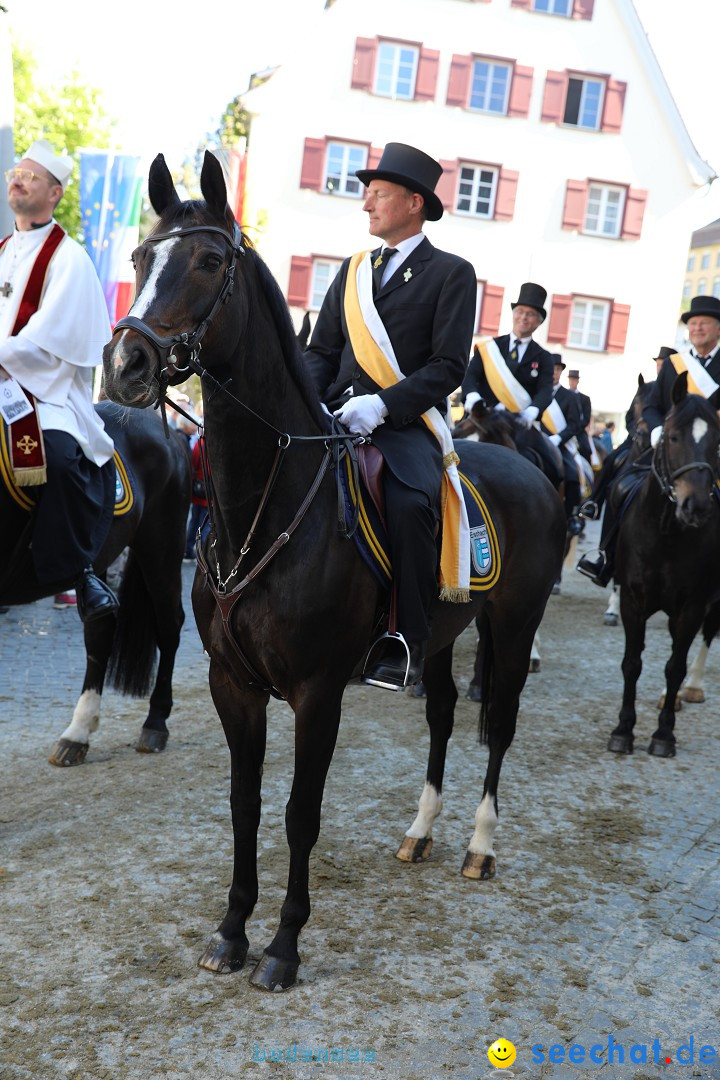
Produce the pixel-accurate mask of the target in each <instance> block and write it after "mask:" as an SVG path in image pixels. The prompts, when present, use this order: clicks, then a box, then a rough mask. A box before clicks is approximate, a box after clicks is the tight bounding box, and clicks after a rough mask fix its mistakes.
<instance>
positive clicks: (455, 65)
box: [445, 53, 472, 109]
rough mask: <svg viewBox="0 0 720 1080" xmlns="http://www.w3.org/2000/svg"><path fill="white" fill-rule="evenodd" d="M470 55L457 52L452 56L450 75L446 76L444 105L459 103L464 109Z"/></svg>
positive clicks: (470, 60) (466, 100)
mask: <svg viewBox="0 0 720 1080" xmlns="http://www.w3.org/2000/svg"><path fill="white" fill-rule="evenodd" d="M471 67H472V57H470V56H460V55H459V54H458V53H455V55H454V56H453V58H452V63H451V64H450V77H449V78H448V88H447V98H446V99H445V104H446V105H460V106H462V108H463V109H464V108H465V106H466V105H467V103H468V98H469V97H470V69H471Z"/></svg>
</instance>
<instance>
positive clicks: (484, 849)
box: [468, 795, 498, 857]
mask: <svg viewBox="0 0 720 1080" xmlns="http://www.w3.org/2000/svg"><path fill="white" fill-rule="evenodd" d="M497 824H498V816H497V814H496V813H495V800H494V799H493V798H492V797H491V796H490V795H484V796H483V801H482V802H481V803H480V805H479V806H478V808H477V810H476V811H475V832H474V833H473V834H472V839H471V840H470V843H469V844H468V851H470V852H472V854H473V855H492V856H493V857H494V855H495V852H494V851H493V846H492V845H493V837H494V835H495V830H496V829H497Z"/></svg>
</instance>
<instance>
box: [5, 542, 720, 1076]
mask: <svg viewBox="0 0 720 1080" xmlns="http://www.w3.org/2000/svg"><path fill="white" fill-rule="evenodd" d="M596 534H597V529H596V526H590V527H589V528H588V536H587V539H585V540H583V541H582V542H581V549H580V550H587V549H589V548H590V547H591V546H592V543H593V541H594V540H595V539H596ZM184 576H185V584H186V591H187V590H189V585H190V581H191V576H192V568H191V567H190V566H189V565H186V566H185V567H184ZM186 610H187V611H188V612H189V611H190V608H189V602H188V603H187V604H186ZM603 610H604V597H603V594H602V593H601V591H600V590H598V589H597V588H595V587H594V586H593V585H591V584H590V583H589V582H588V581H587V580H586V579H584V578H582V577H581V576H580V575H578V574H576V573H575V572H573V571H567V570H566V571H565V573H564V576H563V583H562V588H561V593H560V595H559V596H556V597H552V598H551V600H550V602H549V605H548V611H547V615H546V619H545V621H544V623H543V627H542V628H541V652H542V654H543V660H542V670H541V672H540V673H539V674H538V675H532V676H530V677H529V679H528V684H527V687H526V689H525V692H524V694H523V698H522V703H521V710H520V717H519V724H518V732H517V736H516V739H515V742H514V743H513V746H512V748H511V750H510V752H509V754H508V756H507V758H506V763H505V766H504V769H503V775H502V779H501V785H500V813H501V819H500V827H499V829H498V834H497V852H498V877H497V879H496V881H495V882H492V883H487V884H484V885H476V884H473V883H469V882H467V881H464V880H463V879H461V878H460V876H459V874H458V870H459V866H460V863H461V861H462V855H463V852H464V846H465V844H466V842H467V838H468V836H469V834H470V832H471V831H472V820H473V814H474V810H475V807H476V805H477V803H478V801H479V795H480V791H479V789H478V779H479V778H481V777H482V763H483V762H484V752H479V751H478V748H477V745H476V737H475V717H476V712H475V707H474V706H471V705H470V703H468V702H466V701H465V700H464V698H463V697H462V694H463V693H464V690H465V688H466V687H467V683H468V680H469V675H470V668H471V662H472V653H473V648H474V638H473V632H472V631H468V632H466V634H465V635H464V637H463V639H462V641H461V642H460V643H459V648H458V657H457V663H456V669H457V670H456V677H457V682H458V687H459V689H460V692H461V699H460V701H459V702H458V708H457V719H456V730H455V734H454V736H453V740H452V742H451V747H450V752H449V755H448V766H447V778H446V785H445V793H444V797H445V809H444V811H443V814H442V816H441V818H440V819H439V821H438V823H437V825H436V828H435V847H434V849H433V853H432V856H431V858H430V860H429V862H428V863H427V864H426V865H425V866H422V867H408V866H406V865H403V864H399V863H397V862H396V861H395V860H394V859H393V858H392V855H393V851H394V850H395V848H396V847H397V844H398V842H399V840H400V838H401V836H402V832H403V831H404V829H405V828H406V827H407V826H408V825H409V823H410V821H411V820H412V818H413V817H414V813H415V804H416V801H417V798H418V796H419V794H420V791H421V787H422V774H423V768H424V758H425V752H426V750H425V734H424V723H423V713H422V710H423V703H422V701H419V700H416V699H411V698H409V697H408V696H406V695H392V694H385V693H383V692H382V691H375V690H368V689H366V688H360V687H350V688H349V689H348V691H347V694H346V700H345V704H344V717H343V725H342V727H341V733H340V739H339V742H338V748H337V752H336V755H335V760H334V762H333V766H332V768H331V772H330V778H329V781H328V788H327V792H326V798H325V810H324V816H323V827H322V831H321V836H320V840H319V843H318V845H317V848H316V851H315V853H314V855H313V861H312V889H313V913H312V916H311V919H310V922H309V924H308V927H307V928H306V930H305V931H304V932H303V936H302V939H301V954H302V956H303V965H302V967H301V973H302V981H301V983H300V984H299V986H298V987H297V989H296V990H294V991H293V992H292V993H290V994H287V995H284V996H280V997H277V996H275V997H267V996H262V995H259V994H257V992H253V991H252V990H251V989H250V987H249V986H248V984H247V973H245V972H244V973H242V974H241V975H238V976H234V977H228V978H227V979H213V978H211V977H210V976H207V975H206V974H205V973H203V972H199V971H198V970H197V969H196V968H195V967H194V963H195V960H196V958H197V955H198V953H199V951H200V950H201V947H202V944H203V943H204V941H205V940H206V939H207V937H208V936H209V933H211V932H212V930H213V929H214V927H215V925H216V923H217V920H218V918H219V917H221V915H222V911H223V906H224V896H225V892H226V889H227V884H228V877H229V859H230V854H229V840H228V832H229V809H228V807H227V756H226V752H225V748H224V742H223V739H222V734H221V732H220V731H219V725H218V724H217V720H216V719H215V718H214V717H213V715H212V708H211V706H209V705H208V696H207V691H206V672H207V661H206V659H205V657H204V656H203V654H202V651H201V649H200V647H199V642H198V639H197V635H196V631H195V628H194V623H193V620H192V615H191V614H189V615H188V619H187V622H186V625H185V628H184V630H183V635H182V643H181V649H180V653H179V657H178V666H177V678H176V681H175V698H176V707H175V710H174V712H173V716H172V717H171V721H170V725H171V732H172V734H171V741H170V744H169V747H168V750H167V751H166V752H165V753H164V754H163V755H159V756H158V757H150V758H147V757H142V756H141V755H134V754H131V753H130V752H129V745H130V743H131V742H132V738H133V734H136V733H137V728H138V727H139V723H140V722H141V720H142V707H141V706H139V705H137V703H128V702H127V699H118V698H117V697H116V696H113V695H108V703H107V709H106V716H105V717H104V719H103V723H102V726H101V729H100V731H99V732H98V733H97V735H96V736H94V737H93V741H92V745H91V751H90V754H89V755H88V761H87V763H86V765H84V766H82V768H79V769H74V770H59V769H50V767H49V766H48V765H47V764H46V760H47V753H48V751H49V749H50V746H51V745H52V742H53V741H54V739H55V738H57V736H58V735H59V734H60V732H61V731H62V730H63V728H64V727H65V725H66V724H67V722H68V721H69V718H70V715H71V711H72V707H73V703H74V701H75V698H76V696H77V692H78V690H79V686H80V683H81V680H82V667H83V664H82V660H83V653H82V640H81V631H80V624H79V620H78V619H77V615H76V614H75V613H73V612H65V611H61V612H58V611H54V610H53V609H52V601H51V600H44V601H40V602H38V603H36V604H34V605H32V606H29V607H27V608H18V609H13V610H11V612H10V613H9V614H8V615H4V616H0V651H1V657H2V662H1V664H0V745H2V747H3V749H4V751H5V754H4V756H5V761H6V765H7V772H6V777H7V783H6V784H5V785H4V786H3V790H0V839H1V846H2V852H3V853H2V856H1V857H0V864H1V865H0V935H2V937H3V939H4V943H3V950H2V954H0V955H1V956H2V959H3V961H4V965H5V970H4V974H3V978H4V982H3V983H2V985H1V986H0V1077H2V1080H6V1077H7V1078H10V1080H27V1078H30V1080H37V1078H39V1077H40V1078H45V1077H48V1078H52V1080H54V1078H55V1077H72V1078H77V1080H96V1078H111V1080H115V1078H116V1077H117V1078H118V1080H120V1078H122V1080H126V1078H133V1080H134V1078H138V1080H141V1078H142V1080H146V1078H154V1077H159V1076H162V1077H170V1078H175V1077H178V1078H180V1077H187V1076H190V1075H194V1076H195V1077H197V1078H198V1080H221V1078H222V1080H225V1078H226V1077H229V1076H236V1075H238V1076H239V1075H243V1074H245V1073H246V1072H247V1073H251V1072H252V1074H253V1075H255V1074H257V1075H263V1076H270V1075H273V1076H282V1077H283V1078H298V1080H307V1078H309V1077H311V1076H312V1077H317V1076H320V1075H324V1076H325V1077H331V1078H332V1080H344V1078H345V1077H348V1078H350V1077H356V1076H365V1077H372V1078H373V1080H375V1078H385V1077H387V1078H392V1077H399V1078H401V1080H442V1078H444V1077H451V1078H452V1080H488V1078H489V1077H491V1076H492V1077H498V1076H506V1077H513V1076H515V1077H526V1078H533V1080H534V1078H546V1077H553V1078H557V1080H581V1078H582V1077H586V1076H596V1077H600V1078H601V1080H673V1078H675V1077H698V1078H702V1080H720V1025H719V1024H718V1011H719V1006H720V916H719V915H718V909H719V906H720V805H719V803H718V797H717V791H718V783H717V777H718V764H719V762H720V748H719V745H718V724H719V723H720V695H718V674H719V672H720V659H719V658H720V646H719V647H718V648H717V653H713V652H712V651H711V654H710V660H709V663H708V670H707V676H706V693H707V695H708V700H707V702H706V703H705V704H704V705H697V706H690V707H687V706H686V707H684V708H683V710H682V711H681V712H680V713H679V714H678V721H677V728H676V733H677V737H678V755H677V757H676V758H675V759H673V760H658V759H655V758H650V757H649V756H648V755H647V753H646V752H645V747H646V745H647V742H648V741H649V737H650V734H651V732H652V730H653V729H654V726H655V717H656V712H655V701H656V698H657V695H658V693H659V692H660V690H661V689H662V669H663V666H664V663H665V661H666V660H667V656H668V646H669V637H668V634H667V630H666V626H665V619H664V617H662V616H656V617H655V618H654V619H653V620H651V622H650V624H649V627H648V635H647V646H646V653H645V667H644V671H643V675H642V678H641V681H640V686H639V694H638V731H637V736H638V738H637V744H636V745H637V748H636V752H635V754H634V755H633V756H631V757H623V756H617V755H612V754H608V753H606V751H605V744H606V742H607V737H608V734H609V731H610V729H611V728H612V727H613V726H614V724H615V719H616V716H617V711H618V708H619V703H620V689H621V682H620V667H619V665H620V659H621V656H622V648H623V634H622V629H621V628H620V627H619V628H609V627H605V626H603V625H602V612H603ZM291 730H292V718H291V716H290V715H289V710H288V709H287V707H286V706H285V705H284V704H282V703H273V704H272V705H271V707H270V730H269V741H268V757H267V762H266V773H265V779H264V811H263V812H264V815H265V816H264V819H263V820H264V821H265V822H267V824H266V826H265V827H264V828H263V830H261V837H260V865H261V871H262V873H261V877H262V882H263V884H262V888H261V893H262V895H261V901H260V903H259V906H258V911H257V912H256V915H255V916H254V917H253V926H252V930H251V950H252V956H253V959H257V957H258V956H259V951H260V950H259V946H261V943H263V942H264V943H266V942H267V941H268V940H269V938H270V937H271V936H272V933H273V932H274V926H275V923H276V920H277V911H278V908H279V900H280V898H281V896H282V891H283V881H284V877H285V875H286V872H287V864H286V852H285V848H284V836H283V832H282V828H283V826H282V808H283V804H284V800H285V798H286V796H287V783H288V777H289V775H290V774H291V771H292V756H291ZM150 793H151V794H150ZM148 800H150V802H148ZM143 807H148V810H149V818H150V820H149V825H150V828H149V829H146V828H145V825H146V824H147V819H146V817H145V814H144V812H143ZM268 815H269V816H268ZM268 885H270V886H271V895H270V896H269V897H268V896H267V890H268ZM500 1037H502V1038H505V1039H508V1040H510V1041H512V1042H513V1043H514V1045H515V1046H516V1049H517V1058H516V1060H515V1061H514V1063H513V1064H512V1065H511V1066H510V1067H509V1068H506V1069H504V1070H498V1069H494V1068H492V1067H491V1065H490V1063H489V1061H488V1058H487V1048H488V1046H489V1045H490V1044H491V1043H492V1042H493V1041H494V1040H495V1039H497V1038H500ZM691 1040H692V1041H691ZM303 1046H304V1047H314V1048H315V1049H316V1050H317V1051H318V1053H320V1054H322V1050H323V1048H324V1049H325V1051H326V1052H327V1051H328V1048H330V1051H331V1052H332V1051H333V1048H334V1053H335V1057H334V1059H333V1058H330V1059H329V1060H322V1057H321V1060H319V1061H318V1060H314V1061H313V1063H312V1064H304V1063H303V1059H302V1058H301V1057H300V1056H299V1055H300V1053H301V1047H303ZM293 1047H295V1049H294V1050H293ZM368 1047H371V1048H372V1052H373V1054H374V1061H373V1062H372V1063H363V1061H362V1057H360V1062H358V1061H357V1059H354V1058H353V1057H352V1056H351V1055H352V1053H353V1052H354V1051H357V1050H359V1051H360V1053H361V1054H362V1053H363V1052H364V1051H363V1050H362V1048H368ZM703 1047H706V1048H707V1047H712V1048H714V1050H715V1051H717V1052H718V1055H717V1057H715V1058H714V1059H711V1055H710V1051H709V1050H708V1049H706V1050H702V1048H703ZM338 1048H339V1049H338ZM338 1053H340V1054H341V1055H342V1054H344V1057H343V1058H342V1064H341V1063H340V1059H339V1058H338V1057H337V1054H338ZM273 1055H274V1056H275V1060H272V1058H273ZM278 1055H280V1059H278ZM293 1055H294V1056H293ZM690 1055H692V1062H689V1061H688V1063H684V1062H683V1061H682V1059H683V1058H686V1059H687V1058H689V1057H690ZM263 1058H264V1060H261V1059H263ZM667 1058H669V1059H670V1061H669V1062H668V1061H666V1059H667ZM259 1070H260V1072H259ZM273 1070H274V1071H273Z"/></svg>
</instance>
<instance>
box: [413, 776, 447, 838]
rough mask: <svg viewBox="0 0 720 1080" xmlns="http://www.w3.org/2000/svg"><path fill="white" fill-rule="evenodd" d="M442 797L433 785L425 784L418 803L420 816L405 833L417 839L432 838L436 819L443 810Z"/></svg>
mask: <svg viewBox="0 0 720 1080" xmlns="http://www.w3.org/2000/svg"><path fill="white" fill-rule="evenodd" d="M442 805H443V803H442V795H441V794H440V792H439V791H438V790H437V788H435V787H433V785H432V784H428V783H427V782H426V783H425V787H424V788H423V793H422V795H421V796H420V802H419V803H418V816H417V817H416V818H415V820H414V821H413V823H412V825H411V826H410V828H409V829H408V830H407V832H406V833H405V835H406V836H412V837H414V838H415V839H425V837H429V836H432V827H433V823H434V821H435V818H436V817H438V815H439V813H440V811H441V810H442Z"/></svg>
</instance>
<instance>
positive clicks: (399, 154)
mask: <svg viewBox="0 0 720 1080" xmlns="http://www.w3.org/2000/svg"><path fill="white" fill-rule="evenodd" d="M442 172H443V169H442V165H441V164H440V163H439V162H438V161H435V159H434V158H431V157H429V156H428V155H427V154H424V153H423V152H422V150H416V149H415V147H414V146H407V145H406V144H405V143H397V142H390V143H388V144H387V146H386V147H385V149H384V150H383V152H382V157H381V158H380V161H379V162H378V165H377V168H376V169H358V170H357V172H356V173H355V175H356V176H357V178H358V180H359V181H360V182H361V183H362V184H364V185H365V187H367V186H368V184H369V183H370V182H371V180H390V181H391V182H392V183H393V184H402V185H403V187H406V188H409V189H410V190H411V191H416V192H417V193H418V194H419V195H422V197H423V199H424V200H425V213H426V215H427V219H428V221H439V220H440V218H441V217H442V216H443V204H442V203H441V202H440V200H439V199H438V197H437V195H436V194H435V187H436V185H437V182H438V180H439V179H440V177H441V176H442Z"/></svg>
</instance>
